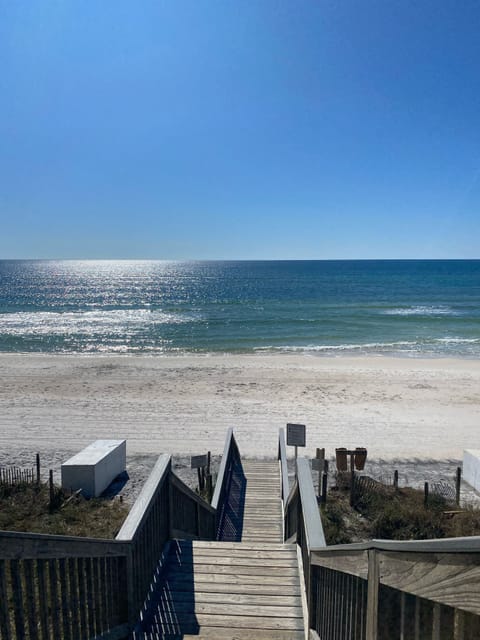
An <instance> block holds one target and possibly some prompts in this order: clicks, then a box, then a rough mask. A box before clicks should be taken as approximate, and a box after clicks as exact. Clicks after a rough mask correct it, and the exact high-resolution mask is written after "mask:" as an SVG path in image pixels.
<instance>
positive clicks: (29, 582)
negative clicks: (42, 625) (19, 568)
mask: <svg viewBox="0 0 480 640" xmlns="http://www.w3.org/2000/svg"><path fill="white" fill-rule="evenodd" d="M23 568H24V573H25V598H26V600H27V612H28V634H29V637H30V640H37V639H38V615H37V595H36V593H35V581H34V578H33V569H34V564H33V560H24V561H23Z"/></svg>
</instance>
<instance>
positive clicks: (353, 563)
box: [280, 434, 480, 640]
mask: <svg viewBox="0 0 480 640" xmlns="http://www.w3.org/2000/svg"><path fill="white" fill-rule="evenodd" d="M281 438H282V434H280V442H281ZM280 450H281V446H280ZM285 463H286V457H285ZM282 466H283V460H282ZM297 466H298V474H297V478H296V480H295V483H294V485H293V487H292V489H291V491H290V495H289V497H288V499H287V500H286V502H285V509H284V511H285V540H290V541H295V542H297V544H298V545H299V547H300V549H301V553H302V561H303V571H304V580H305V590H306V596H307V602H308V615H309V627H310V633H311V636H312V637H318V638H320V639H321V640H427V639H428V640H478V639H479V638H480V537H471V538H452V539H445V540H418V541H405V542H393V541H384V540H373V541H371V542H369V543H362V544H348V545H336V546H327V545H326V543H325V539H324V536H323V528H322V524H321V521H319V518H318V513H319V511H318V506H317V501H316V497H315V493H314V489H313V482H312V476H311V471H310V465H309V462H308V461H307V460H305V459H299V460H298V462H297Z"/></svg>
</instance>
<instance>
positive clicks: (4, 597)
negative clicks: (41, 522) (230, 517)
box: [0, 455, 216, 640]
mask: <svg viewBox="0 0 480 640" xmlns="http://www.w3.org/2000/svg"><path fill="white" fill-rule="evenodd" d="M215 534H216V512H215V509H214V508H213V507H212V506H210V505H209V504H208V503H207V502H205V501H204V500H202V499H201V498H200V497H199V496H198V495H197V494H195V493H194V492H193V491H191V490H190V489H189V488H188V487H187V486H186V485H185V484H184V483H183V482H182V481H181V480H180V479H179V478H177V477H176V476H175V475H174V474H173V473H172V471H171V457H170V456H168V455H162V456H160V457H159V459H158V461H157V463H156V465H155V467H154V469H153V471H152V473H151V475H150V477H149V478H148V480H147V482H146V483H145V485H144V487H143V489H142V492H141V494H140V496H139V497H138V499H137V500H136V502H135V504H134V505H133V507H132V509H131V511H130V513H129V515H128V517H127V519H126V520H125V522H124V524H123V526H122V528H121V530H120V532H119V533H118V535H117V537H116V539H115V540H101V539H92V538H76V537H67V536H52V535H42V534H30V533H16V532H4V531H0V640H23V639H25V640H27V639H28V640H87V639H93V638H95V639H96V640H100V639H103V640H114V639H117V638H118V639H119V638H125V637H126V636H127V635H128V633H129V631H130V630H131V629H132V628H133V626H134V624H135V622H136V621H137V619H138V616H139V615H140V614H141V611H142V609H143V606H144V604H145V603H146V601H147V599H148V594H149V593H150V585H151V583H152V580H154V579H155V577H156V576H158V573H159V571H161V566H162V562H163V557H164V553H163V552H164V550H165V548H166V545H167V544H168V540H169V539H170V538H171V537H174V536H177V537H182V538H188V539H200V538H201V539H207V540H213V539H215Z"/></svg>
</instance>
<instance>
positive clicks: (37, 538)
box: [0, 531, 128, 560]
mask: <svg viewBox="0 0 480 640" xmlns="http://www.w3.org/2000/svg"><path fill="white" fill-rule="evenodd" d="M127 548H128V545H125V544H124V543H122V542H116V541H115V540H102V539H100V538H98V539H95V538H80V537H73V536H57V535H51V534H45V533H21V532H12V531H0V549H1V550H2V558H3V559H4V560H21V559H30V560H37V559H52V560H53V559H56V558H73V557H92V558H93V557H103V556H119V555H124V554H125V553H126V552H127Z"/></svg>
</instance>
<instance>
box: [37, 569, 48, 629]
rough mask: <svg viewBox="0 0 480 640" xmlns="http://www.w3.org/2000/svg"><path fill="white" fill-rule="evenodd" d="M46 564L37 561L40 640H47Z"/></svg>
mask: <svg viewBox="0 0 480 640" xmlns="http://www.w3.org/2000/svg"><path fill="white" fill-rule="evenodd" d="M45 568H46V564H45V561H44V560H37V575H38V598H39V599H38V607H39V618H40V630H41V632H42V640H48V637H49V629H48V602H47V579H46V575H45Z"/></svg>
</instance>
